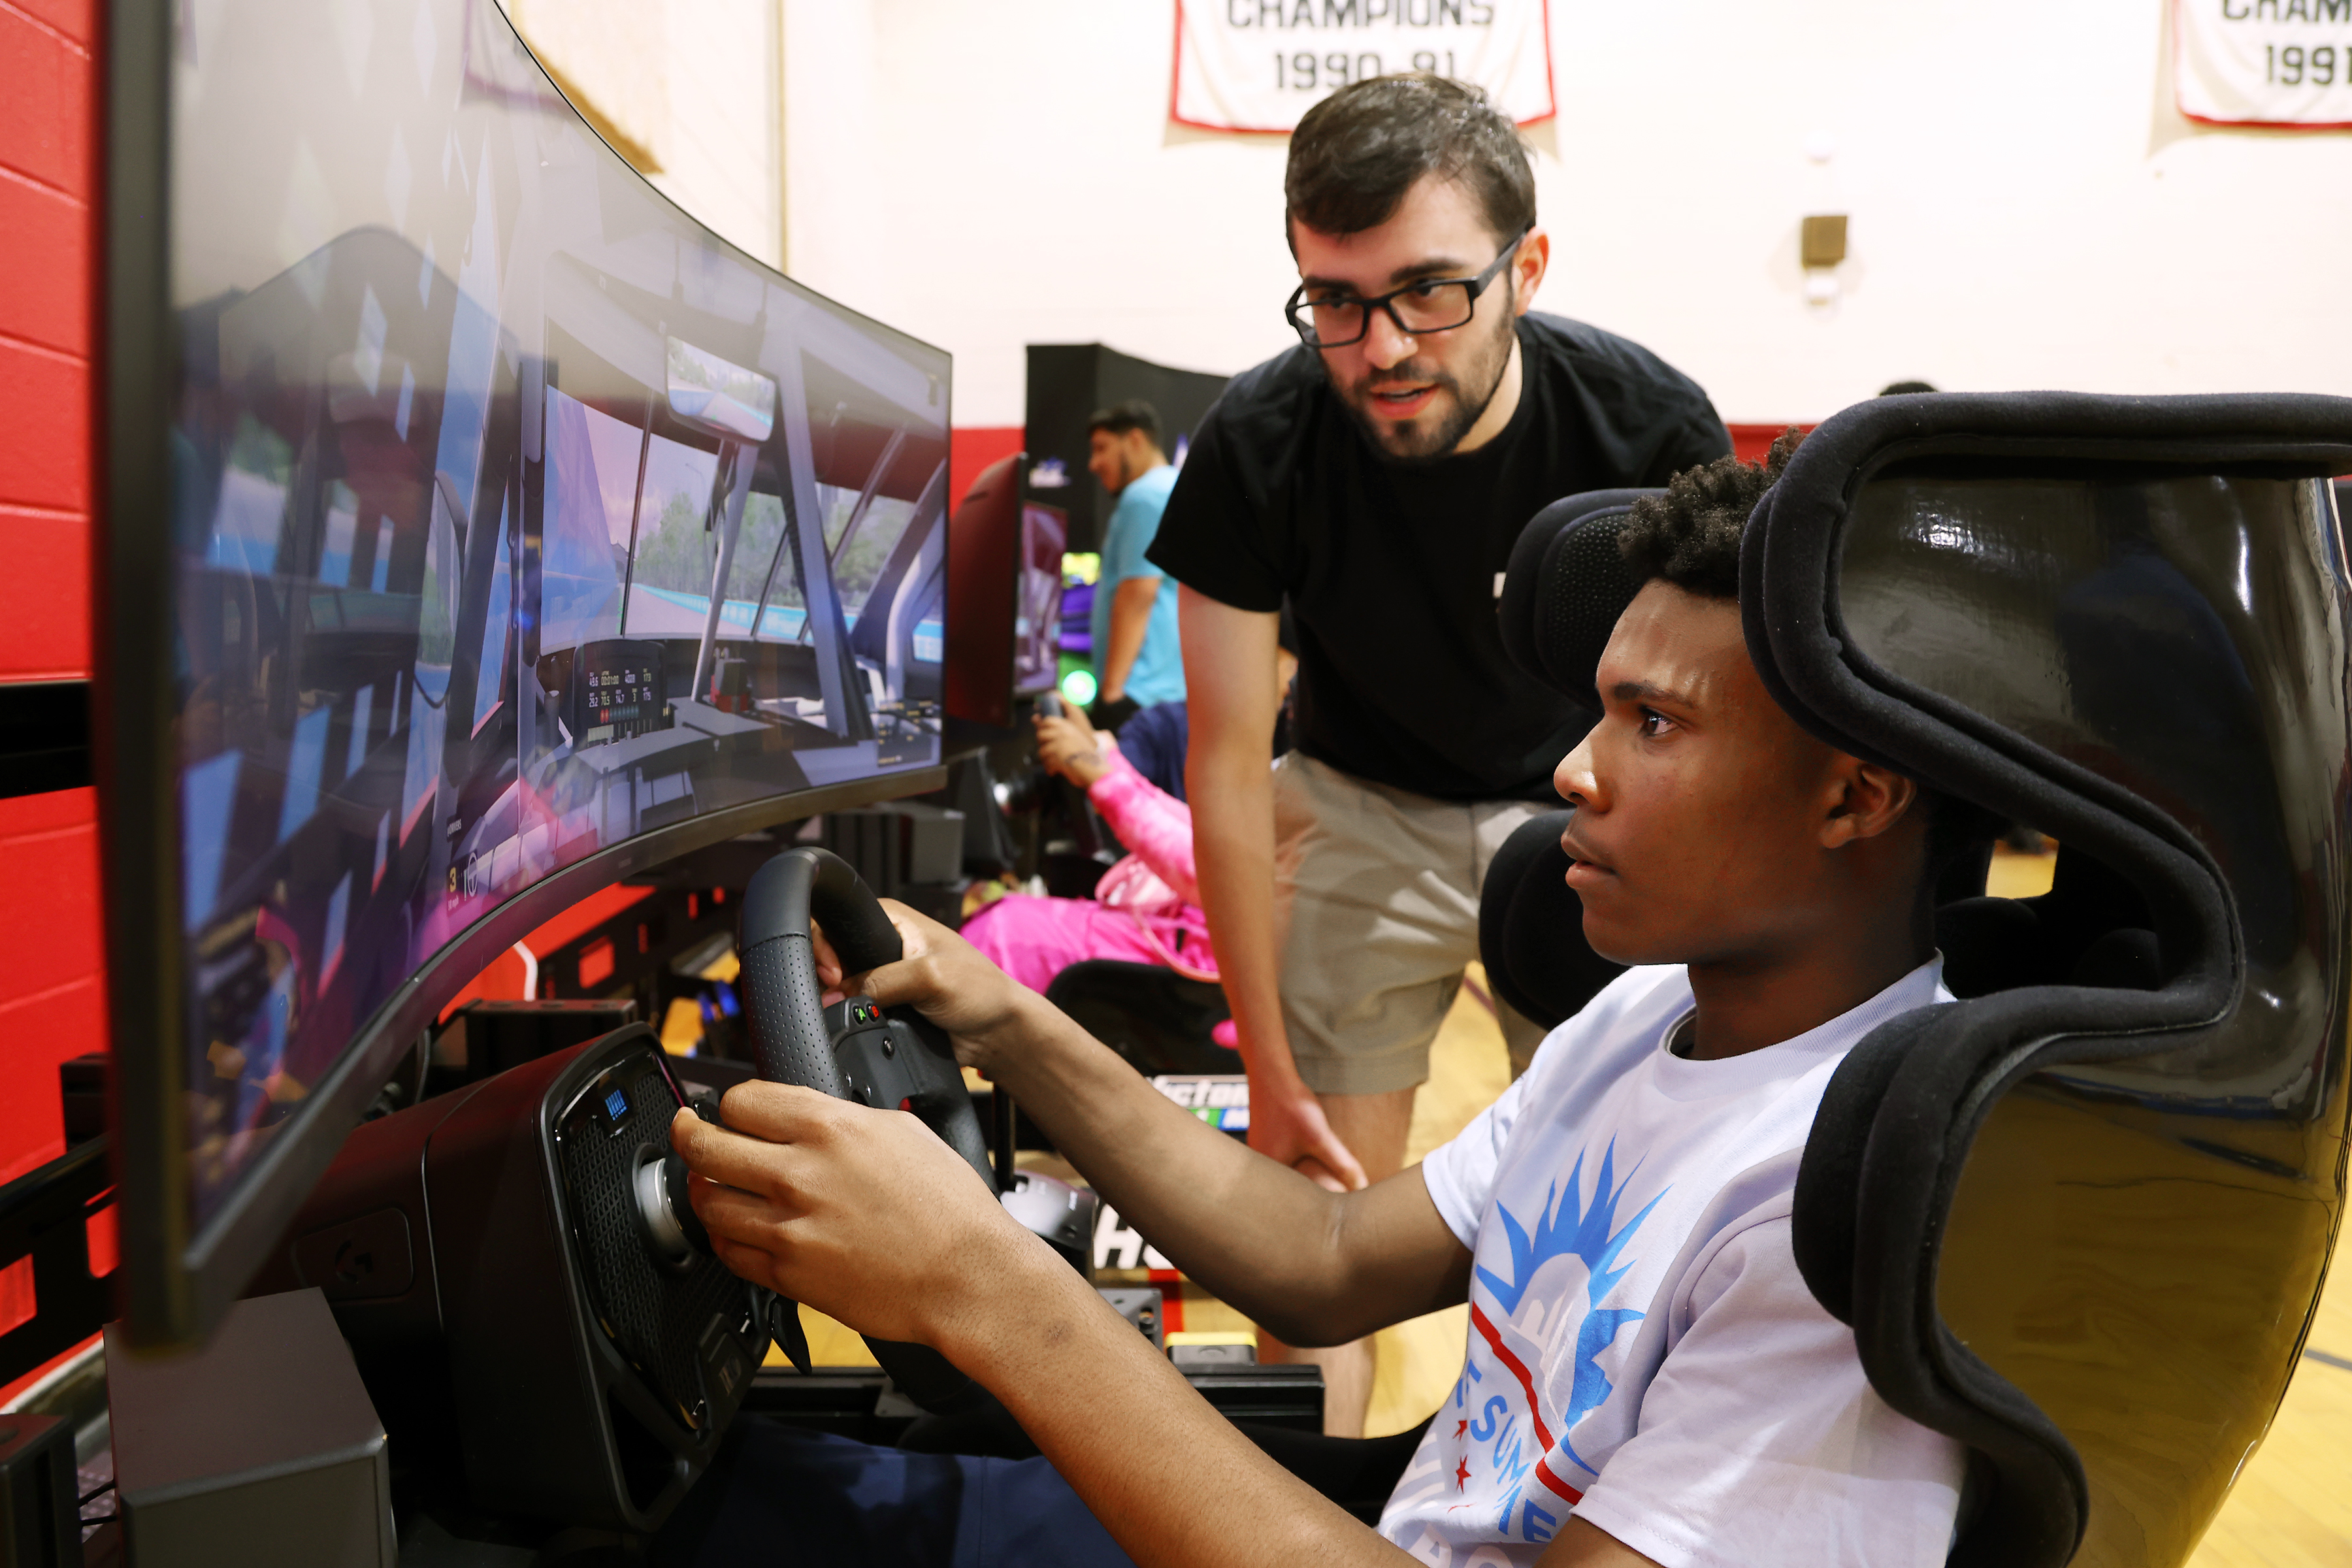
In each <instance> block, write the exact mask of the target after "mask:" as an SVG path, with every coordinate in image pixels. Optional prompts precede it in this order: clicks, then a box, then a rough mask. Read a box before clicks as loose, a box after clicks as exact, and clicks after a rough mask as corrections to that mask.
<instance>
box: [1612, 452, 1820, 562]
mask: <svg viewBox="0 0 2352 1568" xmlns="http://www.w3.org/2000/svg"><path fill="white" fill-rule="evenodd" d="M1804 438H1805V437H1804V432H1802V431H1801V430H1799V429H1798V428H1797V427H1796V426H1793V425H1791V426H1789V427H1788V428H1787V429H1786V430H1783V431H1781V432H1780V439H1778V440H1776V441H1774V442H1773V443H1772V450H1771V452H1770V453H1769V454H1768V455H1767V456H1766V458H1765V459H1764V460H1763V461H1762V462H1760V463H1743V462H1741V461H1740V460H1739V459H1738V458H1736V457H1722V458H1717V459H1716V460H1715V461H1714V462H1712V463H1703V464H1701V465H1700V466H1698V467H1697V468H1685V469H1684V470H1683V471H1682V472H1681V473H1679V474H1676V475H1675V477H1674V478H1673V479H1669V480H1667V481H1666V493H1665V494H1664V495H1662V496H1643V498H1642V499H1641V500H1637V501H1635V502H1634V503H1633V512H1632V514H1631V515H1630V516H1628V517H1627V518H1626V520H1625V527H1624V529H1623V531H1622V532H1620V533H1619V534H1618V536H1617V548H1618V549H1619V550H1620V551H1622V552H1623V553H1624V556H1625V564H1626V565H1628V566H1630V567H1632V568H1633V576H1634V579H1635V580H1636V581H1637V582H1643V583H1646V582H1648V581H1649V580H1650V579H1651V578H1653V577H1664V579H1665V580H1666V581H1667V582H1669V583H1672V584H1674V585H1675V587H1677V588H1686V589H1688V590H1689V591H1690V592H1692V593H1694V594H1704V595H1706V596H1707V597H1709V598H1711V599H1736V598H1738V597H1739V535H1740V532H1741V531H1742V530H1744V529H1746V528H1747V526H1748V513H1749V512H1751V511H1754V510H1756V503H1757V502H1758V501H1759V500H1763V499H1764V492H1765V491H1766V490H1769V489H1771V488H1772V487H1773V486H1774V485H1776V484H1778V483H1779V482H1780V472H1781V470H1782V469H1784V468H1787V467H1788V466H1789V459H1790V458H1791V457H1792V456H1794V455H1795V453H1796V450H1797V447H1798V446H1799V444H1800V443H1801V442H1802V441H1803V440H1804Z"/></svg>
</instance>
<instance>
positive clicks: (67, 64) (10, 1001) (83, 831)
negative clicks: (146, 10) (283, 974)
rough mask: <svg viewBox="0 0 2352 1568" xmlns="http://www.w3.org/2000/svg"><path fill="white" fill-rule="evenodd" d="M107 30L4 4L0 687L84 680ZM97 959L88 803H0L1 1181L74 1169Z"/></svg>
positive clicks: (94, 15)
mask: <svg viewBox="0 0 2352 1568" xmlns="http://www.w3.org/2000/svg"><path fill="white" fill-rule="evenodd" d="M97 24H98V11H97V6H96V5H95V4H94V0H0V237H4V238H0V563H5V565H0V627H5V629H6V635H5V637H0V680H56V679H87V678H88V676H89V664H90V659H89V563H88V558H89V526H90V519H89V505H90V478H89V475H90V463H89V458H90V446H89V354H90V341H91V340H90V325H91V320H90V303H91V286H92V275H93V268H92V261H93V256H94V248H93V246H92V243H91V240H92V228H91V221H92V216H91V215H92V204H93V203H94V201H95V200H96V195H97V191H98V153H97V147H96V145H95V137H94V134H93V126H94V123H95V107H96V103H97V90H98V72H97V59H96V55H95V52H94V51H95V46H96V42H97V31H96V29H97ZM0 953H5V959H0V1181H5V1180H8V1179H11V1178H13V1177H16V1176H20V1175H22V1174H24V1173H26V1172H27V1171H29V1170H32V1169H33V1168H35V1167H36V1166H37V1165H40V1164H42V1163H45V1162H47V1161H49V1160H52V1159H55V1158H56V1157H57V1156H58V1155H59V1154H61V1153H63V1152H65V1130H64V1127H63V1125H62V1121H61V1117H60V1114H59V1109H58V1073H57V1064H58V1062H60V1061H62V1060H64V1059H65V1058H68V1057H73V1056H79V1055H80V1054H81V1053H82V1052H84V1051H89V1050H96V1049H98V1048H99V1047H100V1046H102V1045H103V1044H104V1041H105V1036H106V1029H105V1007H104V1001H103V997H102V994H101V987H100V936H99V921H98V829H97V799H96V795H95V794H94V792H92V791H90V790H87V789H79V790H66V791H61V792H59V793H58V794H54V795H21V796H17V797H16V798H13V799H0ZM13 1392H14V1390H13V1389H0V1397H5V1396H6V1395H7V1394H12V1393H13Z"/></svg>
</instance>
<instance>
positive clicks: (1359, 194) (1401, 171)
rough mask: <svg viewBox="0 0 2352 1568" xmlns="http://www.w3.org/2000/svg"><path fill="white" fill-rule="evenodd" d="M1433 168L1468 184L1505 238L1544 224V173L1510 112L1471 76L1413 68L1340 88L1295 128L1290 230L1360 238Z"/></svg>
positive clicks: (1285, 187) (1288, 187)
mask: <svg viewBox="0 0 2352 1568" xmlns="http://www.w3.org/2000/svg"><path fill="white" fill-rule="evenodd" d="M1432 174H1434V175H1436V176H1437V177H1438V178H1439V179H1441V180H1455V181H1459V182H1460V183H1461V184H1462V185H1463V187H1464V188H1465V190H1467V191H1468V192H1469V193H1470V194H1471V195H1472V196H1474V197H1475V198H1476V200H1477V203H1478V206H1479V210H1480V212H1481V213H1483V214H1484V215H1485V216H1486V226H1487V227H1489V228H1491V229H1493V230H1494V231H1495V238H1496V243H1497V244H1500V243H1501V242H1503V241H1505V240H1507V239H1509V238H1510V237H1513V236H1514V235H1517V234H1518V233H1519V232H1520V231H1522V230H1523V229H1525V228H1527V227H1528V225H1530V224H1532V223H1534V222H1535V221H1536V176H1535V171H1534V169H1532V168H1531V167H1529V166H1528V149H1527V145H1526V143H1524V142H1521V141H1520V140H1519V132H1518V128H1517V126H1515V125H1513V124H1512V123H1511V121H1510V117H1509V116H1508V115H1507V114H1504V113H1503V112H1502V111H1501V110H1497V109H1496V107H1495V106H1494V105H1493V104H1491V103H1488V102H1487V101H1486V93H1485V92H1483V91H1481V90H1480V89H1477V88H1475V87H1472V86H1471V85H1469V84H1468V83H1467V82H1459V81H1454V80H1453V79H1450V78H1447V77H1442V76H1433V75H1431V74H1430V73H1428V72H1427V71H1411V72H1407V73H1404V74H1402V75H1398V76H1376V77H1368V78H1366V79H1364V80H1362V81H1359V82H1354V83H1351V84H1350V85H1349V86H1347V87H1343V88H1341V89H1339V91H1337V92H1335V93H1333V94H1332V95H1331V96H1330V97H1328V98H1327V99H1325V100H1323V101H1322V102H1320V103H1318V104H1317V105H1316V106H1315V107H1314V108H1312V109H1310V110H1307V112H1306V114H1305V115H1304V116H1302V117H1301V118H1300V120H1299V121H1298V129H1297V130H1296V131H1293V132H1291V133H1290V167H1289V169H1288V171H1287V172H1286V174H1284V175H1283V178H1282V195H1283V199H1284V201H1285V203H1286V210H1285V212H1284V214H1283V217H1284V223H1283V228H1284V232H1285V233H1288V232H1289V226H1290V224H1291V223H1292V222H1297V223H1303V224H1305V225H1306V226H1307V227H1308V228H1311V229H1313V230H1315V231H1316V232H1317V233H1318V234H1337V235H1344V234H1361V233H1363V232H1364V230H1366V229H1368V228H1378V227H1379V226H1381V225H1382V224H1384V223H1386V222H1388V220H1389V218H1390V217H1391V216H1392V215H1394V213H1395V212H1396V210H1397V207H1398V206H1399V205H1401V204H1402V202H1403V201H1404V198H1405V193H1406V192H1408V191H1410V190H1412V187H1413V186H1414V185H1416V184H1419V183H1420V182H1421V181H1422V180H1423V179H1424V178H1426V177H1427V176H1429V175H1432Z"/></svg>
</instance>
